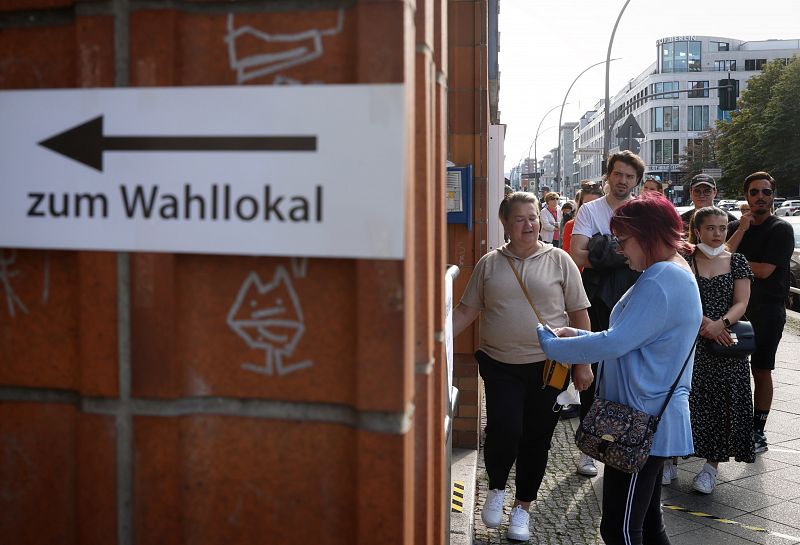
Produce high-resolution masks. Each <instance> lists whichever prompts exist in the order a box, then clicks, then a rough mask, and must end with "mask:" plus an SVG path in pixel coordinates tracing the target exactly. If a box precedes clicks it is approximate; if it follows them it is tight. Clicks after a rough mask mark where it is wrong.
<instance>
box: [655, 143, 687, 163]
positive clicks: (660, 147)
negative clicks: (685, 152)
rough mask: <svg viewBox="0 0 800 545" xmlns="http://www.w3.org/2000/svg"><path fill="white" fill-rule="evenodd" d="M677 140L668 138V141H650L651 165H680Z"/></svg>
mask: <svg viewBox="0 0 800 545" xmlns="http://www.w3.org/2000/svg"><path fill="white" fill-rule="evenodd" d="M679 142H680V141H679V140H678V139H677V138H674V139H673V138H670V139H668V140H652V141H651V143H652V147H651V150H650V151H651V155H650V157H652V158H653V163H654V164H656V165H674V164H678V163H680V159H679V157H678V156H679V155H680V153H679V151H680V148H679Z"/></svg>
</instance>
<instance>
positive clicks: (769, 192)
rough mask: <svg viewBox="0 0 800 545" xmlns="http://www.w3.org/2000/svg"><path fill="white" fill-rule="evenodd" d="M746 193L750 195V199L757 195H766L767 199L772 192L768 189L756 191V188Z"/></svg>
mask: <svg viewBox="0 0 800 545" xmlns="http://www.w3.org/2000/svg"><path fill="white" fill-rule="evenodd" d="M748 193H749V194H750V196H751V197H755V196H756V195H758V194H759V193H763V194H764V195H766V196H767V197H769V196H770V195H772V190H771V189H770V188H766V189H756V188H753V189H751V190H750V191H748Z"/></svg>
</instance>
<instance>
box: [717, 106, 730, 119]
mask: <svg viewBox="0 0 800 545" xmlns="http://www.w3.org/2000/svg"><path fill="white" fill-rule="evenodd" d="M730 120H731V113H730V112H729V111H727V110H720V109H719V106H717V121H728V122H730Z"/></svg>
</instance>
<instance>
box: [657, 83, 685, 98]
mask: <svg viewBox="0 0 800 545" xmlns="http://www.w3.org/2000/svg"><path fill="white" fill-rule="evenodd" d="M680 88H681V86H680V82H677V81H660V82H658V83H653V84H651V85H650V91H651V94H657V93H668V92H670V91H678V90H680ZM679 96H680V95H679V94H678V93H672V94H669V95H661V96H656V97H653V98H654V99H655V100H660V99H662V98H679Z"/></svg>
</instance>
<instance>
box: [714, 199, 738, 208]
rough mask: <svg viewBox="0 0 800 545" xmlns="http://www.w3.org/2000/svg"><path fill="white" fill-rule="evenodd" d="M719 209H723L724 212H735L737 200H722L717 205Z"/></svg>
mask: <svg viewBox="0 0 800 545" xmlns="http://www.w3.org/2000/svg"><path fill="white" fill-rule="evenodd" d="M714 206H716V207H717V208H721V209H722V210H735V209H736V200H735V199H720V201H719V202H718V203H717V204H715V205H714Z"/></svg>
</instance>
